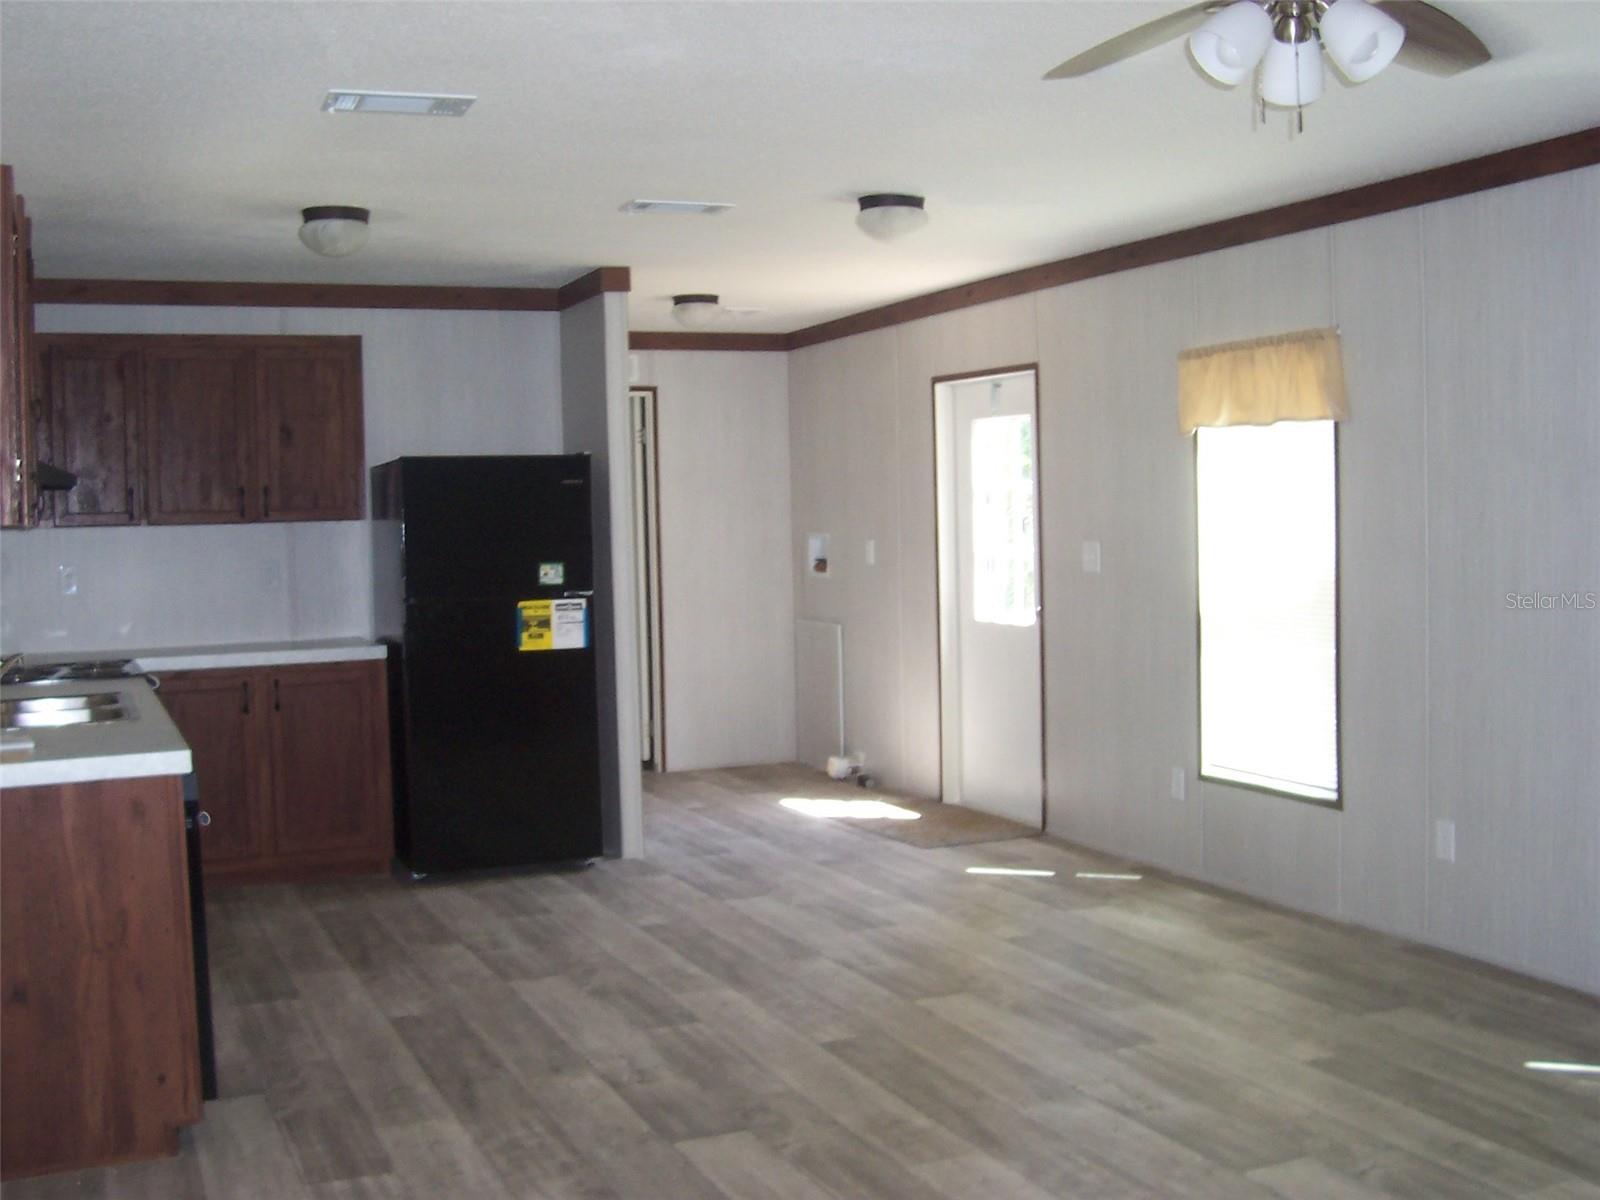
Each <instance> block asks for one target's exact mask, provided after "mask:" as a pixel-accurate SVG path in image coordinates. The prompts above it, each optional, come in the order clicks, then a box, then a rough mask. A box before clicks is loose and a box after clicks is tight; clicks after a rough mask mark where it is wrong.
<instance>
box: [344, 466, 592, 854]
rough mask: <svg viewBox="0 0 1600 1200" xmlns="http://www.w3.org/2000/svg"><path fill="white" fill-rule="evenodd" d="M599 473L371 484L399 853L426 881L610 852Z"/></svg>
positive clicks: (547, 470) (440, 476)
mask: <svg viewBox="0 0 1600 1200" xmlns="http://www.w3.org/2000/svg"><path fill="white" fill-rule="evenodd" d="M589 492H590V473H589V456H588V455H586V454H568V455H519V456H465V457H448V458H399V459H396V460H394V461H393V462H387V463H384V464H382V465H381V466H377V467H374V468H372V507H373V527H372V528H373V596H374V610H375V614H376V620H377V627H378V635H379V637H380V638H381V639H383V640H384V641H385V642H387V643H389V646H390V649H389V681H390V687H389V704H390V709H389V711H390V722H391V746H392V749H393V756H394V791H395V822H394V827H395V850H396V856H397V857H398V858H399V860H400V861H401V863H403V864H404V865H405V866H406V867H407V868H409V869H410V870H411V872H412V873H413V875H417V876H420V875H429V874H434V873H436V872H444V871H461V870H471V869H476V868H486V867H511V866H520V865H525V864H532V863H544V862H559V861H565V860H572V859H585V858H594V857H597V856H599V854H600V853H601V837H602V834H601V815H600V732H599V717H598V712H597V702H596V688H597V677H596V669H595V645H594V629H595V621H594V616H595V614H594V606H595V599H596V597H595V593H594V555H593V540H594V539H593V530H592V524H591V520H590V503H589V501H590V496H589Z"/></svg>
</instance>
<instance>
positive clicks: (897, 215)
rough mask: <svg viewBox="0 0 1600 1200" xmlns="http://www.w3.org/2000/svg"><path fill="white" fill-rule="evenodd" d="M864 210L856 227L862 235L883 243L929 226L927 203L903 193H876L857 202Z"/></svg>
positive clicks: (858, 215)
mask: <svg viewBox="0 0 1600 1200" xmlns="http://www.w3.org/2000/svg"><path fill="white" fill-rule="evenodd" d="M857 203H858V204H859V205H860V206H861V207H860V209H859V211H857V213H856V224H857V225H858V226H859V227H860V229H861V232H862V233H864V234H866V235H867V236H868V237H870V238H876V239H877V240H878V241H880V242H892V241H894V240H895V239H896V238H902V237H904V236H905V235H906V234H908V233H914V232H916V231H917V230H918V229H921V228H922V227H923V226H924V225H926V224H927V223H928V210H927V209H926V208H924V207H923V206H924V204H926V203H927V202H926V201H925V200H924V199H923V198H922V197H921V196H908V195H906V194H905V193H903V192H874V193H872V194H871V195H868V196H862V197H860V198H859V199H858V200H857Z"/></svg>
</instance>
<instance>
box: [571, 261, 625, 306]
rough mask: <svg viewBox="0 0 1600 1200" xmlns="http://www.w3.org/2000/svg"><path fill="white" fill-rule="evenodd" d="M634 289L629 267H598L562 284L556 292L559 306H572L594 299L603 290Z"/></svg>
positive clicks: (621, 290) (619, 290) (622, 290)
mask: <svg viewBox="0 0 1600 1200" xmlns="http://www.w3.org/2000/svg"><path fill="white" fill-rule="evenodd" d="M632 289H633V281H632V277H631V275H630V274H629V271H628V268H627V267H596V268H595V269H594V270H592V271H590V272H589V273H588V274H587V275H580V276H578V277H577V278H576V279H574V280H573V281H572V282H571V283H564V284H562V285H561V290H560V291H558V292H557V293H556V296H557V306H558V307H560V308H562V309H568V308H571V307H572V306H573V305H574V304H582V303H583V302H584V301H585V300H592V299H594V298H595V297H596V296H598V295H600V294H602V293H603V292H627V291H631V290H632Z"/></svg>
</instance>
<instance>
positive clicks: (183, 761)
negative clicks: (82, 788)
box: [0, 750, 194, 791]
mask: <svg viewBox="0 0 1600 1200" xmlns="http://www.w3.org/2000/svg"><path fill="white" fill-rule="evenodd" d="M193 769H194V759H193V756H192V755H190V753H189V751H187V750H161V751H152V752H149V753H145V754H102V755H98V756H96V757H93V758H57V759H47V760H45V761H44V762H15V763H0V790H4V791H9V790H10V789H12V788H21V787H52V786H54V785H56V784H61V783H101V782H104V781H106V780H110V779H147V778H149V777H151V776H154V775H187V774H188V773H189V772H190V771H191V770H193Z"/></svg>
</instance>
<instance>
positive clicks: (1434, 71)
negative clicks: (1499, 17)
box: [1377, 0, 1491, 75]
mask: <svg viewBox="0 0 1600 1200" xmlns="http://www.w3.org/2000/svg"><path fill="white" fill-rule="evenodd" d="M1377 7H1378V8H1381V9H1382V10H1383V11H1384V12H1386V13H1388V14H1389V15H1390V16H1391V17H1393V18H1394V19H1395V20H1396V21H1399V22H1400V24H1402V25H1404V26H1405V28H1406V41H1405V45H1403V46H1401V47H1400V54H1399V55H1398V57H1396V59H1395V61H1396V62H1397V63H1400V64H1401V65H1402V66H1407V67H1410V68H1411V69H1412V70H1413V71H1425V72H1427V73H1428V74H1429V75H1459V74H1460V73H1461V72H1462V71H1465V70H1468V69H1469V68H1471V67H1481V66H1482V65H1483V64H1484V63H1486V62H1488V61H1489V59H1490V57H1491V55H1490V54H1489V47H1487V46H1485V45H1484V44H1483V43H1482V42H1481V41H1479V40H1478V35H1477V34H1475V33H1473V32H1472V30H1470V29H1468V28H1467V27H1466V26H1465V25H1463V24H1462V23H1461V22H1460V21H1458V20H1456V19H1455V18H1454V17H1452V16H1451V15H1450V14H1449V13H1445V12H1441V11H1440V10H1439V9H1437V8H1435V7H1434V6H1433V5H1431V4H1427V3H1424V0H1377Z"/></svg>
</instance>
